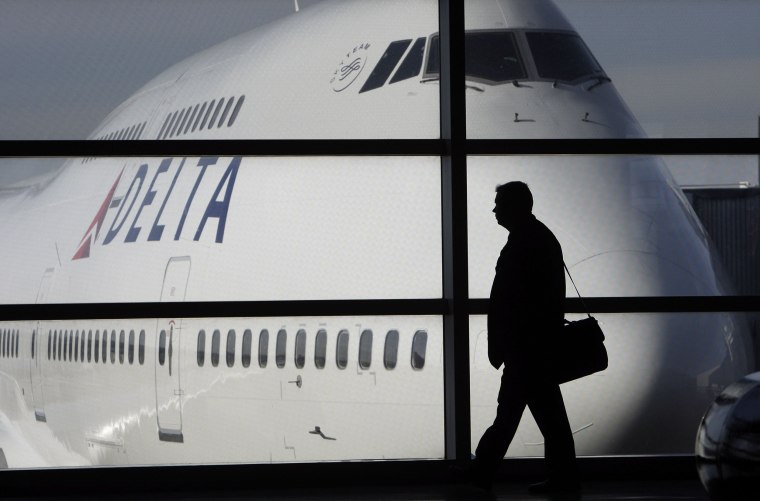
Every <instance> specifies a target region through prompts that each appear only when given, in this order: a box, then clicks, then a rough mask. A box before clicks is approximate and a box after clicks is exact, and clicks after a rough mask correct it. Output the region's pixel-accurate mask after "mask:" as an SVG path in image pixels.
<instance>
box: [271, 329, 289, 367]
mask: <svg viewBox="0 0 760 501" xmlns="http://www.w3.org/2000/svg"><path fill="white" fill-rule="evenodd" d="M287 346H288V331H286V330H285V329H280V330H279V331H277V344H276V346H275V353H274V358H275V363H276V364H277V367H279V368H280V369H282V368H283V367H285V356H286V355H285V352H286V350H287Z"/></svg>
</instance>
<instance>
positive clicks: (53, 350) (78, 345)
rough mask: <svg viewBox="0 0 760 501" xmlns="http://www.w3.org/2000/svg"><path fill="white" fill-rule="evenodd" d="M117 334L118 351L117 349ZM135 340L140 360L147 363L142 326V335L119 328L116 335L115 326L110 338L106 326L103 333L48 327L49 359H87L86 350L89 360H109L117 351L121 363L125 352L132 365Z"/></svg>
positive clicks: (82, 360) (141, 362)
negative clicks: (54, 329) (50, 328)
mask: <svg viewBox="0 0 760 501" xmlns="http://www.w3.org/2000/svg"><path fill="white" fill-rule="evenodd" d="M35 334H36V332H34V333H32V358H34V336H35ZM117 337H118V352H117ZM135 344H137V346H136V347H137V361H138V363H139V364H140V365H143V364H144V363H145V331H144V330H141V331H140V334H139V335H136V334H135V331H133V330H130V331H129V337H128V338H127V333H126V332H125V331H123V330H122V331H120V332H119V333H118V335H117V332H116V331H115V330H112V331H111V337H110V342H109V337H108V330H107V329H105V330H103V333H102V337H101V332H100V330H96V331H95V332H94V334H93V331H92V330H89V331H87V334H86V335H85V331H84V330H82V331H79V330H70V331H67V330H62V331H48V342H47V358H48V360H61V361H64V362H66V361H69V362H84V361H85V354H86V356H87V362H93V361H94V362H95V363H98V362H102V363H104V364H105V363H107V362H108V358H109V355H110V359H111V363H112V364H115V363H116V356H117V353H118V358H119V363H120V364H123V363H124V358H125V355H126V359H127V362H128V363H129V364H130V365H131V364H133V363H134V361H135Z"/></svg>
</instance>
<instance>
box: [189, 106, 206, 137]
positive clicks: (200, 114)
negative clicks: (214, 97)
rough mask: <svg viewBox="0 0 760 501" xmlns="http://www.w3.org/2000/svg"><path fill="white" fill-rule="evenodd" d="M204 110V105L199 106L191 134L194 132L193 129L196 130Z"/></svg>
mask: <svg viewBox="0 0 760 501" xmlns="http://www.w3.org/2000/svg"><path fill="white" fill-rule="evenodd" d="M205 110H206V103H203V105H202V106H201V111H199V112H198V116H197V117H195V122H193V129H192V131H191V132H195V129H197V128H198V122H200V121H201V116H203V112H204V111H205Z"/></svg>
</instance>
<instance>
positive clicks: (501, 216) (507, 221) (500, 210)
mask: <svg viewBox="0 0 760 501" xmlns="http://www.w3.org/2000/svg"><path fill="white" fill-rule="evenodd" d="M494 204H495V205H494V208H493V213H494V214H495V215H496V222H497V223H499V226H503V227H504V228H506V229H507V230H508V231H509V230H510V229H511V228H512V227H513V226H514V221H515V217H516V215H517V211H516V210H515V208H514V206H513V204H510V203H509V200H508V199H507V197H506V196H503V195H501V196H500V195H498V194H497V195H496V200H494Z"/></svg>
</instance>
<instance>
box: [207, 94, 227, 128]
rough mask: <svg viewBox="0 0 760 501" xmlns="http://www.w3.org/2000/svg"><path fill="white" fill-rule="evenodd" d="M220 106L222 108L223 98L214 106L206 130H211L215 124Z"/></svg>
mask: <svg viewBox="0 0 760 501" xmlns="http://www.w3.org/2000/svg"><path fill="white" fill-rule="evenodd" d="M222 106H224V98H221V99H220V100H219V104H217V105H216V109H215V110H214V114H213V115H211V120H209V122H208V128H209V129H210V128H212V127H213V126H214V124H215V123H216V117H218V116H219V110H221V109H222Z"/></svg>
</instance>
